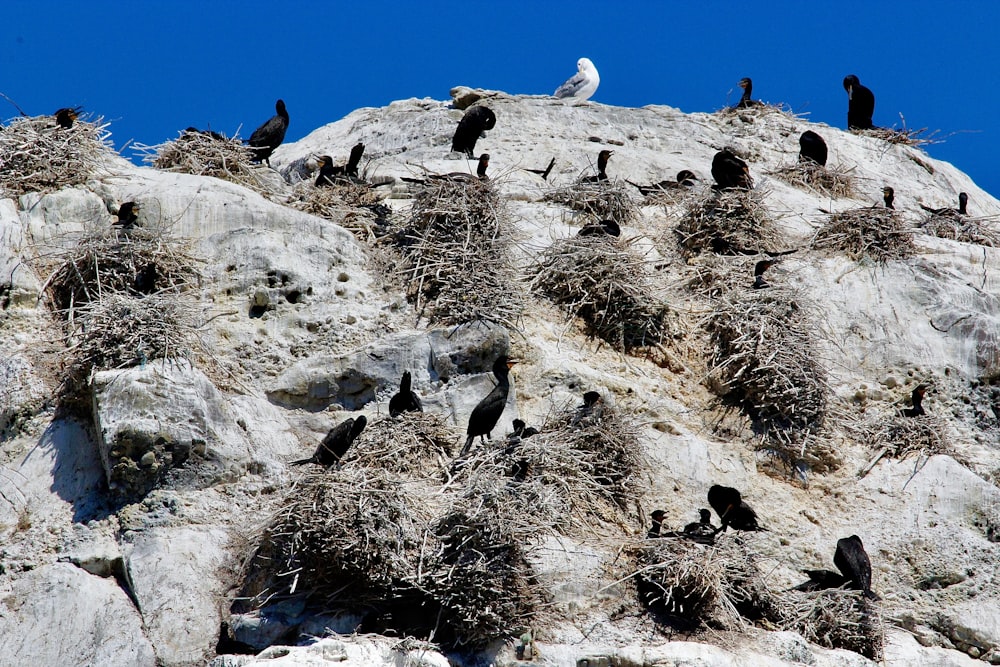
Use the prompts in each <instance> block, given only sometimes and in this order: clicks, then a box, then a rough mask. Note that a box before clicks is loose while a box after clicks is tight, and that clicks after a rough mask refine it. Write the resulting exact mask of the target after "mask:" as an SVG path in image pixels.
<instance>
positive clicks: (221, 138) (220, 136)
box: [184, 127, 226, 141]
mask: <svg viewBox="0 0 1000 667" xmlns="http://www.w3.org/2000/svg"><path fill="white" fill-rule="evenodd" d="M184 134H201V135H204V136H206V137H208V138H209V139H214V140H215V141H225V140H226V137H225V135H223V134H220V133H219V132H215V131H214V130H199V129H198V128H197V127H188V128H185V129H184Z"/></svg>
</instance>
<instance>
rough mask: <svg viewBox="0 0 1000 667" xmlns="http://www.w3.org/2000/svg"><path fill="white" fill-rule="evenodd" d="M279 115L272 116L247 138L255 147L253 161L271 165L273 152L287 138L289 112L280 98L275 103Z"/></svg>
mask: <svg viewBox="0 0 1000 667" xmlns="http://www.w3.org/2000/svg"><path fill="white" fill-rule="evenodd" d="M274 110H275V111H277V115H275V116H272V117H271V118H270V119H269V120H268V121H267V122H266V123H264V124H263V125H261V126H260V127H258V128H257V129H256V130H254V131H253V134H251V135H250V138H249V139H247V143H248V144H249V145H250V148H252V149H253V157H252V158H251V160H250V161H251V162H261V161H263V162H265V163H266V164H267V166H269V167H270V166H271V159H270V158H271V153H273V152H274V149H275V148H277V147H278V146H280V145H281V142H283V141H284V140H285V132H286V131H287V130H288V112H287V111H286V110H285V102H284V101H283V100H278V101H277V102H275V104H274Z"/></svg>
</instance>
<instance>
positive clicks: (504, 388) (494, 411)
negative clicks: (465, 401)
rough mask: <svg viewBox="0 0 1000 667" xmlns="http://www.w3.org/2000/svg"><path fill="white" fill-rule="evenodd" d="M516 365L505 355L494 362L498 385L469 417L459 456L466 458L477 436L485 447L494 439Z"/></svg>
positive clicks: (494, 373) (494, 372)
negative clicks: (487, 442) (487, 440)
mask: <svg viewBox="0 0 1000 667" xmlns="http://www.w3.org/2000/svg"><path fill="white" fill-rule="evenodd" d="M516 363H517V362H516V361H513V360H511V359H508V358H507V355H505V354H501V355H500V356H499V357H497V359H496V361H494V362H493V375H494V376H495V377H496V379H497V385H496V386H495V387H493V390H492V391H491V392H490V393H489V394H487V395H486V397H485V398H484V399H483V400H481V401H479V404H478V405H476V407H475V408H473V409H472V414H471V415H469V426H468V428H467V429H466V435H467V436H468V437H467V438H466V440H465V446H464V447H462V451H461V453H460V454H459V456H464V455H465V454H466V453H467V452H468V451H469V449H470V448H471V447H472V443H473V441H475V439H476V436H479V438H480V440H481V442H482V443H483V444H484V445H485V444H486V439H487V438H488V439H490V440H492V439H493V436H492V435H491V434H492V432H493V429H494V428H495V427H496V425H497V422H498V421H500V415H502V414H503V409H504V407H505V406H506V405H507V395H508V394H509V393H510V369H511V368H513V367H514V364H516Z"/></svg>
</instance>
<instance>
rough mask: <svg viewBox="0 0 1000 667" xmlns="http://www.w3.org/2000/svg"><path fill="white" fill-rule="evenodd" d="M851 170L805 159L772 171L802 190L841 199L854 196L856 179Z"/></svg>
mask: <svg viewBox="0 0 1000 667" xmlns="http://www.w3.org/2000/svg"><path fill="white" fill-rule="evenodd" d="M851 171H853V168H850V169H848V168H845V167H843V166H837V167H830V168H828V167H824V166H823V165H820V164H817V163H816V162H813V161H812V160H805V161H801V162H796V163H795V164H792V165H788V166H785V167H780V168H778V169H776V170H774V171H772V172H770V173H771V174H772V175H774V176H777V177H778V178H780V179H781V180H783V181H784V182H785V183H788V184H789V185H791V186H793V187H796V188H799V189H801V190H809V191H812V192H818V193H819V194H821V195H823V196H825V197H833V198H834V199H840V198H841V197H853V196H854V179H853V178H852V177H851V174H850V172H851Z"/></svg>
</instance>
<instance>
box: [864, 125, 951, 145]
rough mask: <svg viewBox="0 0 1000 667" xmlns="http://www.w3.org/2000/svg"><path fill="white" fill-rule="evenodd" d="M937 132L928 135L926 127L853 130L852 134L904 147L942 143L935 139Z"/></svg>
mask: <svg viewBox="0 0 1000 667" xmlns="http://www.w3.org/2000/svg"><path fill="white" fill-rule="evenodd" d="M937 132H938V131H937V130H934V131H933V132H931V133H930V134H927V128H926V127H922V128H920V129H919V130H910V129H907V128H905V127H904V128H903V129H901V130H897V129H895V128H891V127H872V128H869V129H867V130H858V129H852V130H851V134H857V135H859V136H862V137H871V138H872V139H881V140H882V141H885V142H888V143H890V144H899V145H902V146H927V145H929V144H939V143H941V140H939V139H936V138H935V135H937Z"/></svg>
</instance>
